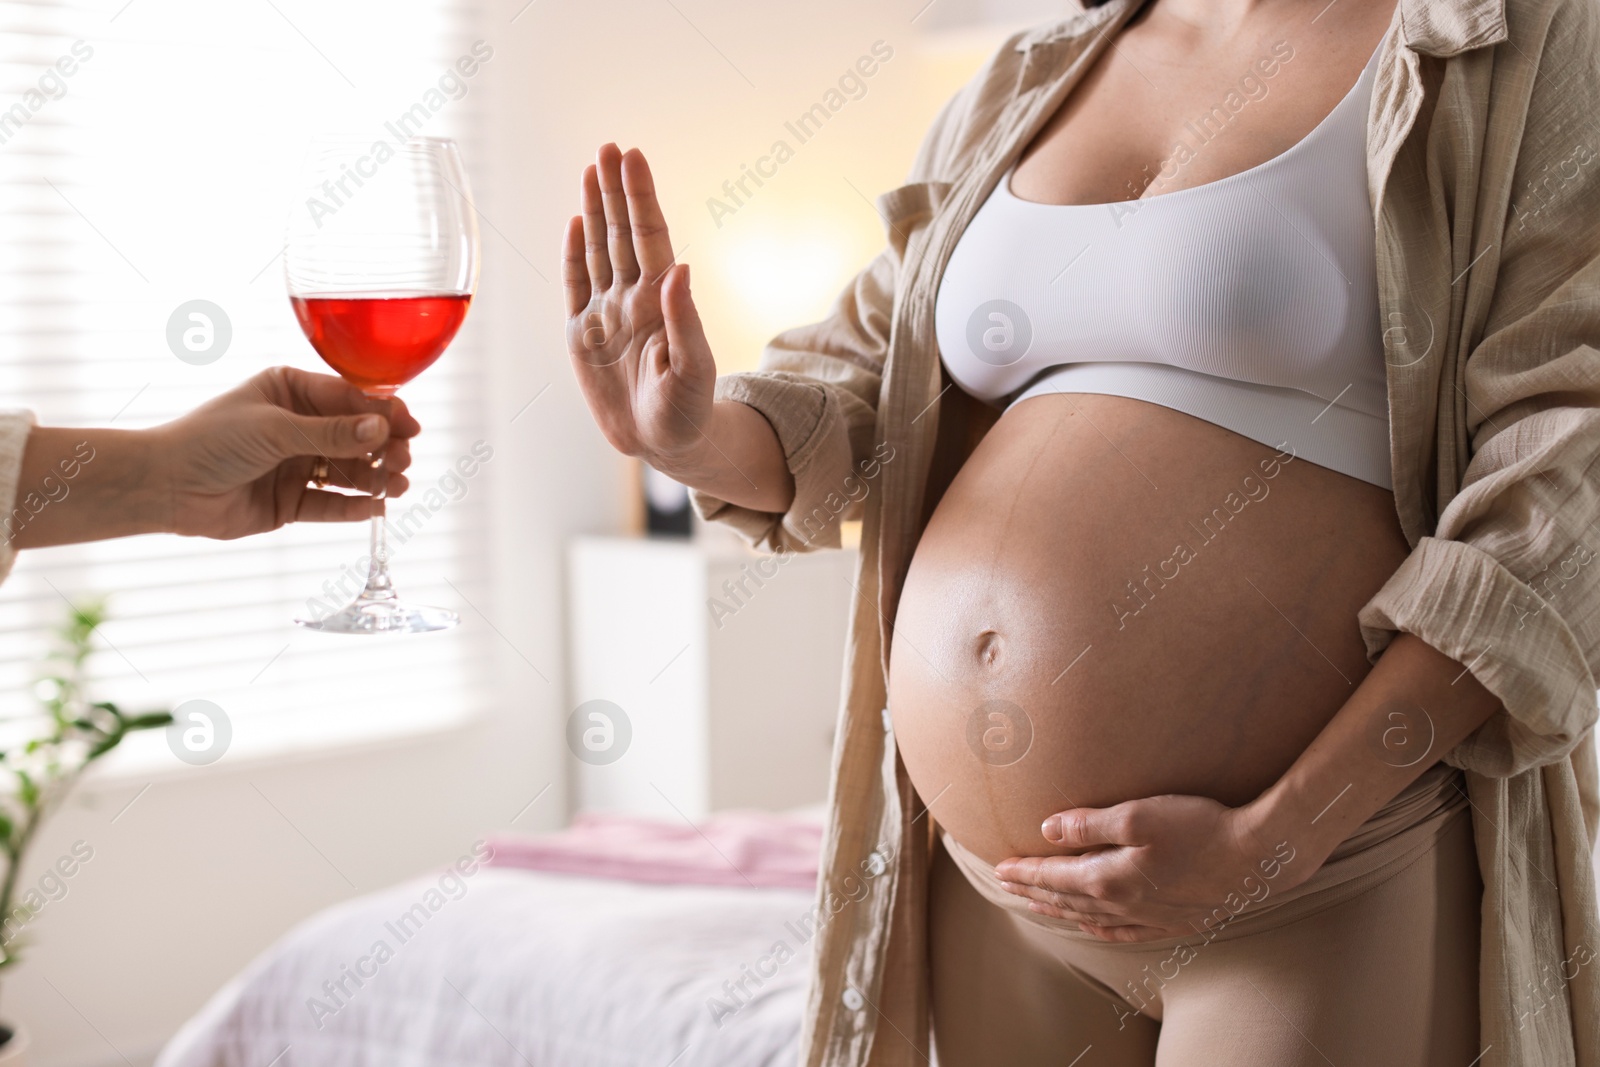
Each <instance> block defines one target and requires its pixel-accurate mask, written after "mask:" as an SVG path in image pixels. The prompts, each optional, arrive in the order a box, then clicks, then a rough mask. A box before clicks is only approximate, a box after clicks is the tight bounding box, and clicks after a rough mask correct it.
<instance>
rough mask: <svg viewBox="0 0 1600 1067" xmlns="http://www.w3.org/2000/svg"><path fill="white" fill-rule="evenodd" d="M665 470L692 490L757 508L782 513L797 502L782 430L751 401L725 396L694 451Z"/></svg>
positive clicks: (715, 408)
mask: <svg viewBox="0 0 1600 1067" xmlns="http://www.w3.org/2000/svg"><path fill="white" fill-rule="evenodd" d="M661 473H663V474H665V475H667V476H668V477H670V478H672V479H674V480H675V481H678V482H680V483H682V484H684V485H686V486H688V487H689V488H691V489H698V490H700V491H701V492H703V493H709V494H710V495H712V496H714V497H717V498H718V499H719V500H726V501H727V502H728V503H730V504H733V505H736V506H738V507H742V508H750V509H751V510H753V511H768V512H773V513H775V514H782V513H783V512H785V511H788V510H789V505H790V504H791V503H792V502H793V501H794V476H793V475H791V474H790V473H789V463H788V459H787V458H786V457H785V456H784V454H783V445H782V444H781V443H780V442H779V440H778V434H777V432H776V431H775V430H773V428H772V424H771V423H769V422H767V420H766V416H764V415H762V414H761V413H760V412H759V411H757V410H756V409H755V408H753V407H750V406H749V405H747V404H739V403H735V402H733V401H730V400H719V401H717V403H716V404H715V405H713V406H712V409H711V423H710V425H709V426H708V427H705V428H704V432H703V434H702V437H701V440H700V442H699V444H698V446H697V447H696V449H695V450H694V452H693V453H692V454H691V455H689V456H687V457H685V458H684V459H683V460H682V461H680V462H677V463H672V464H667V465H664V466H663V469H662V471H661Z"/></svg>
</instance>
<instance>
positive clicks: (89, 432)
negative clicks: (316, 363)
mask: <svg viewBox="0 0 1600 1067" xmlns="http://www.w3.org/2000/svg"><path fill="white" fill-rule="evenodd" d="M385 412H387V414H385ZM420 430H421V427H420V426H419V425H418V423H417V420H416V419H414V418H413V417H412V416H411V413H410V412H409V411H407V410H406V407H405V404H404V403H403V402H401V401H399V400H392V401H374V400H369V399H367V398H366V397H364V396H363V395H362V393H361V391H360V390H359V389H357V388H356V387H355V386H352V385H350V384H348V383H347V382H345V381H344V380H343V379H340V378H336V377H334V376H332V375H327V374H312V373H309V372H307V371H301V370H296V369H294V368H291V367H274V368H272V369H270V370H265V371H262V372H261V373H260V374H257V375H256V376H255V377H253V378H251V379H250V380H249V381H247V382H245V383H243V384H242V385H239V386H237V387H235V388H234V389H232V390H230V391H228V392H226V393H223V394H222V395H220V396H217V397H215V398H213V399H212V400H210V401H208V402H207V403H205V404H202V405H201V406H200V407H198V408H196V409H195V410H193V411H191V412H189V413H188V414H186V415H183V416H181V417H180V418H177V419H174V420H173V421H172V422H169V423H166V424H164V425H161V426H156V427H152V428H150V429H143V430H113V429H77V428H72V427H48V426H36V427H34V428H33V429H32V430H30V431H29V434H28V441H27V445H26V447H25V448H24V451H23V457H22V469H21V471H20V473H19V475H18V480H17V499H18V504H17V506H18V507H19V508H20V507H24V504H23V502H24V501H25V499H26V498H27V497H28V495H29V494H33V496H34V505H35V506H36V507H37V506H38V501H39V500H41V499H43V500H45V501H46V503H44V505H43V506H42V507H38V510H37V513H36V514H31V515H29V517H28V518H27V519H26V520H25V521H22V522H21V523H20V524H19V523H16V522H15V520H13V526H12V527H8V531H9V536H10V539H11V543H12V544H13V546H14V547H16V548H21V549H26V548H40V547H44V546H47V545H61V544H71V543H75V542H82V541H100V540H105V539H107V538H112V537H126V536H129V535H132V534H142V533H177V534H185V535H189V536H195V537H210V538H218V539H232V538H236V537H245V536H248V535H250V534H256V533H265V532H266V531H268V530H275V529H277V528H278V527H280V526H283V525H285V524H287V523H290V522H356V521H358V520H362V519H366V518H370V517H371V515H372V511H373V501H372V499H371V497H370V496H364V495H352V494H348V493H339V492H334V491H332V489H331V488H329V489H318V488H315V487H313V486H311V485H309V484H308V483H309V482H310V480H311V478H312V474H313V468H314V465H315V464H316V462H317V461H318V459H319V458H326V459H327V460H328V469H329V478H328V485H329V486H330V487H333V486H338V487H340V488H344V489H351V490H355V491H357V493H371V492H372V491H373V490H374V488H375V484H376V483H375V478H376V474H375V472H374V470H373V468H372V465H371V463H370V461H369V459H368V457H369V455H370V454H371V453H373V452H379V451H381V452H383V453H384V457H385V458H384V471H385V472H386V475H387V478H386V482H385V485H386V488H387V495H388V496H391V497H393V496H399V495H400V494H402V493H404V492H405V491H406V489H407V487H408V486H409V484H410V483H409V481H408V480H407V478H406V476H405V474H404V473H403V472H404V471H405V470H406V468H407V467H409V466H410V465H411V445H410V439H411V438H412V437H415V436H416V435H417V433H418V432H419V431H420ZM90 450H92V451H90ZM85 456H92V458H90V459H88V461H87V462H83V459H84V457H85ZM24 510H25V511H28V510H31V509H27V508H24Z"/></svg>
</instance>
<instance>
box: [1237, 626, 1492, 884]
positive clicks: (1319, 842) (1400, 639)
mask: <svg viewBox="0 0 1600 1067" xmlns="http://www.w3.org/2000/svg"><path fill="white" fill-rule="evenodd" d="M1499 708H1500V702H1499V701H1498V700H1497V699H1496V698H1495V697H1494V695H1493V694H1492V693H1490V692H1489V691H1488V690H1487V689H1485V688H1484V687H1483V686H1482V685H1481V684H1480V683H1479V682H1478V681H1477V679H1475V678H1474V677H1473V676H1472V675H1471V673H1469V672H1468V671H1467V670H1466V668H1465V667H1464V666H1463V665H1462V664H1460V663H1457V662H1456V661H1455V660H1452V659H1450V658H1449V657H1447V656H1445V655H1444V654H1443V653H1441V652H1439V651H1437V650H1436V649H1434V648H1432V647H1431V646H1429V645H1428V644H1426V643H1425V642H1423V641H1422V639H1421V638H1418V637H1415V636H1413V635H1411V634H1407V633H1401V634H1398V635H1396V637H1395V639H1394V641H1393V642H1392V643H1391V644H1390V645H1389V647H1388V648H1387V649H1386V650H1385V651H1384V653H1383V655H1382V657H1381V658H1380V659H1379V660H1378V662H1377V663H1376V664H1375V665H1374V666H1373V668H1372V670H1371V672H1370V673H1368V675H1367V677H1366V678H1365V679H1364V680H1363V681H1362V683H1361V684H1360V685H1359V686H1358V687H1357V688H1356V691H1355V693H1354V694H1352V695H1351V697H1350V699H1349V700H1348V701H1346V702H1345V704H1344V707H1342V708H1340V709H1339V712H1338V714H1337V715H1335V716H1334V717H1333V719H1332V721H1330V722H1329V723H1328V725H1327V726H1326V727H1325V728H1324V729H1323V731H1322V733H1320V734H1319V735H1317V737H1316V739H1315V740H1314V741H1312V743H1311V745H1310V746H1309V747H1308V748H1307V749H1306V751H1305V752H1304V753H1302V754H1301V756H1300V758H1299V759H1297V760H1296V761H1295V762H1294V764H1293V766H1291V767H1290V768H1289V769H1288V771H1286V772H1285V773H1284V775H1283V777H1282V778H1280V779H1279V780H1278V781H1277V782H1276V783H1275V784H1274V785H1273V786H1272V787H1271V788H1269V789H1268V790H1267V791H1266V792H1265V793H1263V794H1262V795H1261V797H1260V798H1258V799H1257V800H1256V801H1254V802H1253V803H1252V805H1251V807H1253V808H1254V809H1255V810H1254V813H1253V814H1254V818H1253V819H1252V820H1251V822H1252V824H1253V825H1254V827H1255V828H1256V832H1257V834H1258V835H1259V837H1260V839H1261V840H1264V841H1289V842H1291V843H1292V844H1293V845H1294V847H1295V848H1296V850H1304V851H1307V852H1309V853H1310V854H1311V855H1312V856H1313V857H1315V858H1316V859H1317V861H1318V862H1319V863H1320V862H1321V861H1322V860H1324V859H1326V858H1327V856H1328V855H1329V854H1330V853H1332V852H1333V850H1334V849H1335V848H1336V847H1337V846H1338V844H1339V843H1340V842H1341V841H1344V840H1345V839H1346V838H1347V837H1349V836H1350V835H1351V833H1353V832H1354V831H1355V829H1356V828H1357V827H1359V826H1360V825H1361V824H1362V823H1363V822H1365V821H1366V820H1367V819H1368V818H1370V817H1371V816H1372V814H1373V813H1374V812H1376V811H1377V810H1378V809H1379V808H1381V807H1383V805H1384V804H1386V803H1388V802H1389V801H1390V800H1391V799H1393V798H1394V797H1395V796H1396V795H1397V794H1398V793H1400V791H1401V790H1403V789H1404V788H1405V787H1406V786H1407V785H1409V784H1410V783H1411V782H1412V781H1414V780H1415V779H1417V778H1418V777H1420V776H1421V775H1422V773H1423V772H1424V771H1426V770H1427V769H1428V768H1429V767H1431V766H1433V765H1434V764H1435V763H1437V762H1438V761H1439V759H1440V758H1442V757H1443V756H1444V755H1445V754H1446V753H1447V752H1449V751H1450V750H1451V749H1452V748H1454V747H1455V746H1456V745H1457V744H1458V743H1459V742H1461V741H1463V740H1464V739H1466V738H1467V737H1468V736H1469V735H1470V734H1471V733H1472V732H1473V731H1474V730H1476V729H1477V728H1478V727H1479V726H1481V725H1483V723H1484V722H1485V721H1487V720H1488V718H1489V716H1491V715H1492V714H1494V712H1495V711H1497V710H1499Z"/></svg>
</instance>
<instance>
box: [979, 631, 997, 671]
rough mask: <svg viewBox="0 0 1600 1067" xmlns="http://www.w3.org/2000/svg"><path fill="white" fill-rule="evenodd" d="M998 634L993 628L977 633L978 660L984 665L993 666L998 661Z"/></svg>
mask: <svg viewBox="0 0 1600 1067" xmlns="http://www.w3.org/2000/svg"><path fill="white" fill-rule="evenodd" d="M1000 644H1001V642H1000V635H999V634H998V633H996V632H995V631H993V630H985V631H983V633H981V634H979V635H978V662H979V663H981V664H983V665H984V666H985V667H993V666H996V665H997V664H999V662H1000Z"/></svg>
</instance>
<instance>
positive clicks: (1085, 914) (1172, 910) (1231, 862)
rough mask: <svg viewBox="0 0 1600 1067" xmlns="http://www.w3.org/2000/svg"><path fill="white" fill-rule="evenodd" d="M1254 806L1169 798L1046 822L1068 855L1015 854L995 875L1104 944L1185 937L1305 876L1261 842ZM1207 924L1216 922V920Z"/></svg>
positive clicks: (1289, 858) (1281, 850)
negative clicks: (1223, 910) (1221, 912)
mask: <svg viewBox="0 0 1600 1067" xmlns="http://www.w3.org/2000/svg"><path fill="white" fill-rule="evenodd" d="M1266 830H1267V825H1266V821H1265V819H1264V818H1263V817H1262V813H1261V811H1260V808H1259V807H1258V806H1257V805H1255V804H1254V803H1252V804H1247V805H1245V806H1244V807H1240V808H1230V807H1228V806H1226V805H1224V804H1219V803H1218V802H1217V801H1215V800H1210V799H1207V798H1205V797H1193V796H1179V795H1167V796H1158V797H1149V798H1147V799H1141V800H1130V801H1127V802H1126V803H1122V804H1117V805H1115V806H1113V807H1109V808H1073V809H1070V810H1068V811H1064V812H1061V813H1060V814H1057V815H1052V816H1051V817H1050V818H1049V819H1046V820H1045V823H1044V827H1043V831H1042V832H1043V834H1044V836H1045V837H1046V838H1047V839H1048V840H1050V841H1052V842H1054V843H1056V844H1057V845H1060V846H1061V847H1063V848H1067V849H1070V850H1072V852H1071V854H1069V855H1060V856H1043V857H1032V858H1013V859H1008V860H1005V861H1004V862H1002V863H1001V864H999V865H998V866H997V867H996V868H995V872H996V873H997V874H998V875H999V876H1000V878H1001V879H1002V884H1003V885H1004V886H1005V888H1006V890H1007V891H1008V892H1011V893H1015V894H1017V895H1018V896H1021V897H1026V898H1028V899H1029V900H1030V901H1031V903H1030V904H1029V908H1030V910H1032V911H1036V912H1039V913H1040V914H1043V915H1050V916H1054V917H1055V918H1058V919H1066V920H1068V921H1071V922H1076V923H1078V924H1079V926H1080V927H1082V929H1083V930H1084V931H1085V932H1086V933H1091V934H1095V935H1096V936H1099V937H1101V938H1103V939H1105V940H1107V941H1150V940H1154V939H1156V938H1162V937H1175V936H1179V935H1183V934H1192V933H1196V932H1198V931H1200V930H1201V929H1202V926H1201V924H1202V923H1203V922H1205V921H1206V920H1208V919H1212V917H1213V915H1214V914H1215V912H1216V910H1217V908H1218V907H1219V906H1220V907H1225V908H1228V910H1229V912H1230V913H1236V912H1238V911H1239V910H1241V909H1242V908H1244V907H1245V906H1246V905H1247V902H1248V903H1260V902H1261V901H1263V900H1265V899H1266V898H1267V896H1268V895H1270V894H1271V893H1272V892H1275V891H1276V892H1282V891H1283V890H1285V889H1289V888H1291V887H1293V886H1294V885H1298V884H1299V883H1300V882H1302V881H1304V880H1305V879H1306V878H1309V877H1310V876H1311V874H1312V872H1313V870H1314V869H1315V868H1314V865H1313V864H1311V863H1307V862H1305V861H1304V860H1302V862H1301V863H1300V864H1298V865H1296V864H1295V863H1294V862H1293V861H1294V860H1295V849H1294V847H1293V846H1292V845H1291V844H1290V843H1289V842H1288V841H1286V840H1285V841H1278V842H1274V841H1269V840H1267V839H1266V838H1267V836H1268V835H1267V833H1266ZM1212 921H1215V920H1214V919H1213V920H1212Z"/></svg>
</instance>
